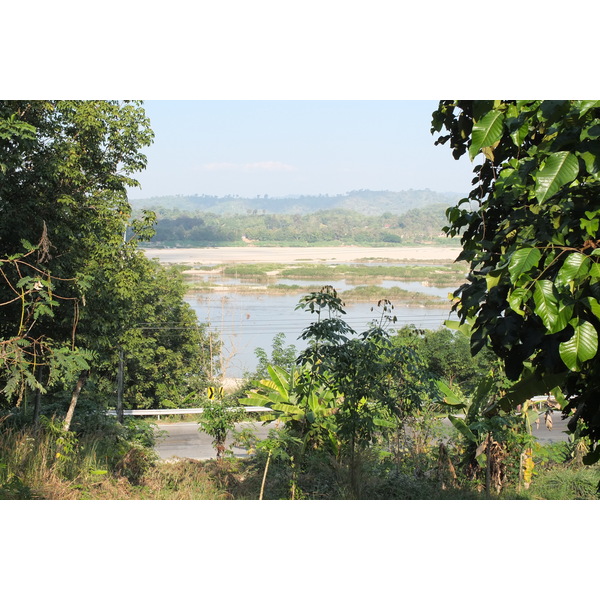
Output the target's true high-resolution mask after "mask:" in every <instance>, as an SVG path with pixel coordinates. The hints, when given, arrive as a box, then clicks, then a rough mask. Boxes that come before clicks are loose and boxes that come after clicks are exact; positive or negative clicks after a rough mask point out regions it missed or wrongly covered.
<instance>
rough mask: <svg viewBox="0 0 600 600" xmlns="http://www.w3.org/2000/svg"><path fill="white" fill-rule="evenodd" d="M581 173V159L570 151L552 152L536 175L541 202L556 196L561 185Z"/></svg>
mask: <svg viewBox="0 0 600 600" xmlns="http://www.w3.org/2000/svg"><path fill="white" fill-rule="evenodd" d="M578 173H579V161H578V160H577V158H575V156H573V155H572V154H571V153H570V152H556V153H554V154H551V155H550V156H549V157H548V158H547V160H546V163H545V165H544V168H543V169H542V170H541V171H538V173H537V175H535V176H534V177H535V180H536V184H535V197H536V198H537V200H538V202H539V203H540V204H541V203H542V202H544V201H545V200H547V199H548V198H550V197H551V196H554V194H556V192H558V190H559V189H560V188H561V186H563V185H565V184H567V183H570V182H571V181H573V180H574V179H575V177H577V174H578Z"/></svg>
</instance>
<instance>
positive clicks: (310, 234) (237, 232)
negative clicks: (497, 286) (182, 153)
mask: <svg viewBox="0 0 600 600" xmlns="http://www.w3.org/2000/svg"><path fill="white" fill-rule="evenodd" d="M447 208H448V205H446V204H438V205H429V206H423V207H418V208H413V209H411V210H409V211H407V212H405V213H403V214H394V213H391V212H385V211H382V212H381V213H379V214H370V215H365V214H362V213H360V212H357V211H356V210H350V209H336V210H319V211H317V212H313V213H311V214H272V213H269V214H257V212H256V211H250V212H249V213H245V214H226V215H220V214H214V213H206V212H200V213H197V212H191V213H190V212H181V211H177V210H168V211H166V210H164V209H161V208H160V207H156V208H155V212H156V215H157V222H156V224H155V230H156V234H155V236H154V237H153V238H152V241H151V242H147V243H146V245H147V246H149V247H154V248H170V247H196V248H197V247H202V246H246V245H255V246H273V247H276V246H336V245H348V244H353V245H360V246H365V247H368V246H380V247H381V246H388V245H393V246H397V245H420V244H438V245H450V246H456V245H457V244H456V242H454V241H452V240H449V239H448V238H446V236H445V235H443V234H442V233H441V231H442V228H443V227H444V225H445V224H446V216H445V211H446V209H447Z"/></svg>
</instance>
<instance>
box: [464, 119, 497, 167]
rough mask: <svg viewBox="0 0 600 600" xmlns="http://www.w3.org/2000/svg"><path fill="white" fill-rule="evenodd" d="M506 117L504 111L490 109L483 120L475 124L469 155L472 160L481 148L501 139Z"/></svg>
mask: <svg viewBox="0 0 600 600" xmlns="http://www.w3.org/2000/svg"><path fill="white" fill-rule="evenodd" d="M504 118H505V117H504V113H503V112H500V111H498V110H490V112H488V113H487V114H486V115H485V116H484V117H483V119H481V121H478V122H477V123H475V124H474V125H473V131H472V133H471V145H470V147H469V157H470V158H471V160H473V159H474V158H475V156H476V155H477V153H478V152H479V151H480V150H481V148H487V147H488V146H492V145H493V144H495V143H496V142H497V141H498V140H500V138H501V137H502V126H503V124H504Z"/></svg>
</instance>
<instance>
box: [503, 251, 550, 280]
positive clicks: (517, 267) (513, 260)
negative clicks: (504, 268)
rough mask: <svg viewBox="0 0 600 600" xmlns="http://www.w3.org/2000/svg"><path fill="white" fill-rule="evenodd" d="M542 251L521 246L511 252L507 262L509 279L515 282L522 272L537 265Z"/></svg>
mask: <svg viewBox="0 0 600 600" xmlns="http://www.w3.org/2000/svg"><path fill="white" fill-rule="evenodd" d="M541 257H542V253H541V252H540V251H539V250H538V249H537V248H521V249H520V250H517V251H516V252H514V253H513V255H512V256H511V257H510V261H509V263H508V272H509V274H510V281H511V282H512V283H513V284H514V283H516V282H517V281H518V280H519V278H520V277H521V275H523V273H526V272H527V271H529V269H531V268H532V267H537V266H538V264H539V262H540V258H541Z"/></svg>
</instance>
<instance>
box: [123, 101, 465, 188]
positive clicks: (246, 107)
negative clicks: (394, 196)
mask: <svg viewBox="0 0 600 600" xmlns="http://www.w3.org/2000/svg"><path fill="white" fill-rule="evenodd" d="M437 103H438V101H437V100H428V101H416V100H399V101H396V100H382V101H377V100H325V101H318V100H300V101H293V100H280V101H277V100H271V101H268V100H264V101H262V100H229V101H218V100H152V101H146V102H145V103H144V107H145V110H146V114H147V116H148V117H149V118H150V121H151V127H152V129H153V131H154V134H155V139H154V143H153V144H152V145H151V146H150V147H149V148H147V149H146V150H145V153H146V155H147V157H148V165H147V168H146V170H145V171H143V172H140V173H138V175H137V177H136V178H137V179H138V181H139V182H140V184H141V188H133V189H131V190H130V192H129V197H130V198H132V199H135V198H150V197H156V196H166V195H178V194H181V195H193V194H198V195H202V194H207V195H215V196H227V195H232V196H235V195H238V196H241V197H256V196H258V195H260V196H264V195H268V196H271V197H273V196H277V197H282V196H293V195H303V194H304V195H311V194H329V195H336V194H344V193H346V192H349V191H351V190H357V189H371V190H390V191H401V190H406V189H411V188H412V189H425V188H429V189H431V190H434V191H438V192H457V193H465V194H466V193H468V191H469V188H470V181H471V179H472V169H473V164H471V163H470V161H469V159H468V158H467V157H463V158H461V160H459V161H456V160H454V158H452V154H451V151H450V149H449V147H448V146H435V144H434V141H435V139H436V137H437V136H435V135H432V134H431V133H430V124H431V114H432V112H433V111H434V110H435V109H436V107H437Z"/></svg>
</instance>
